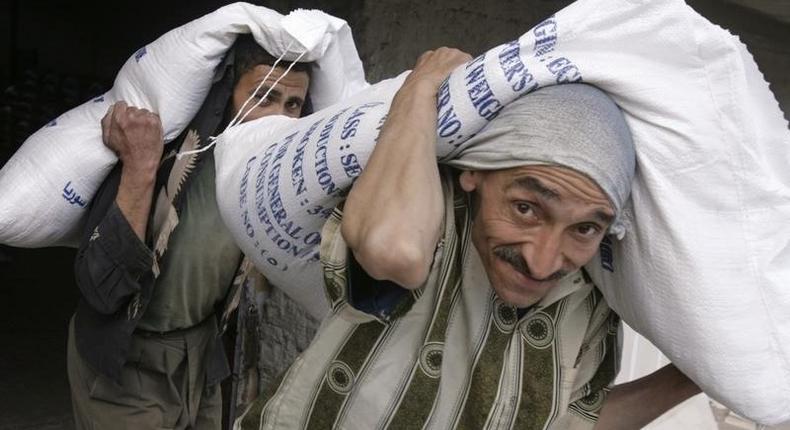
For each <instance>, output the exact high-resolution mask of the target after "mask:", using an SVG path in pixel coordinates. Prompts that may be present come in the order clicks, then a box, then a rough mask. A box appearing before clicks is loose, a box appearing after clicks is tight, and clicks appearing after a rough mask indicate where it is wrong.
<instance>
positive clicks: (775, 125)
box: [440, 0, 790, 424]
mask: <svg viewBox="0 0 790 430" xmlns="http://www.w3.org/2000/svg"><path fill="white" fill-rule="evenodd" d="M519 45H520V47H521V48H522V49H528V51H527V52H522V53H521V59H522V62H523V64H524V65H525V70H529V72H530V73H531V74H532V75H533V76H534V78H535V80H536V81H537V84H538V85H545V84H546V83H547V82H545V81H544V78H543V76H545V72H546V70H549V71H552V70H551V69H552V64H557V65H559V69H557V68H554V70H555V71H556V70H560V73H558V74H557V76H556V78H557V79H556V82H557V83H559V82H561V81H562V80H563V79H564V78H565V77H567V76H572V77H573V80H578V81H583V82H586V83H590V84H593V85H596V86H598V87H600V88H602V89H604V90H605V91H606V92H608V93H609V94H610V95H611V96H612V97H613V98H614V99H615V101H616V102H617V103H618V105H619V106H620V107H621V108H622V110H623V111H624V114H625V116H626V120H627V122H628V125H629V127H630V128H631V131H632V133H633V136H634V142H635V145H636V150H637V175H636V178H635V181H634V185H633V194H632V197H633V198H632V204H631V206H630V207H629V208H627V209H626V211H625V222H626V231H627V233H626V234H625V237H624V240H623V241H616V240H615V241H613V240H607V241H606V242H605V243H604V244H603V245H602V252H601V253H600V254H599V256H598V257H597V258H596V260H595V261H593V262H591V264H589V265H588V266H587V268H588V270H589V272H590V273H591V276H592V277H593V279H594V281H595V282H596V284H597V285H598V286H599V287H600V288H601V290H602V292H603V293H604V295H605V296H606V299H607V301H608V302H609V304H610V306H611V307H612V308H614V309H615V310H616V311H617V312H618V313H619V314H620V315H621V316H622V317H623V319H624V320H625V321H626V322H628V323H629V324H630V325H632V326H633V327H634V328H636V329H637V330H638V331H639V332H640V333H641V334H643V335H644V336H645V337H646V338H648V339H649V340H650V341H651V342H653V343H654V344H656V345H657V346H658V347H659V348H660V349H661V350H662V351H663V352H664V353H665V354H666V355H667V356H668V357H670V359H671V360H672V361H673V362H674V363H675V364H676V365H677V366H678V367H679V368H680V369H681V370H683V371H684V372H685V373H686V374H687V375H688V376H690V377H691V378H692V379H693V380H694V381H695V382H696V383H697V384H699V385H700V386H701V387H702V388H703V389H704V390H705V392H706V393H707V394H709V395H710V396H711V397H714V398H716V399H717V400H719V401H721V402H722V403H724V404H726V405H727V406H729V407H730V408H731V409H733V410H735V411H737V412H739V413H741V414H743V415H745V416H748V417H750V418H752V419H754V420H756V421H758V422H763V423H767V424H776V423H780V422H783V421H787V420H790V312H787V309H790V290H789V289H788V288H787V287H786V286H787V285H788V282H790V246H788V239H789V238H790V224H788V223H787V222H786V220H787V219H790V169H787V166H788V165H790V158H789V157H790V145H789V144H790V132H788V128H787V122H786V121H784V119H783V118H782V113H781V111H780V110H779V109H778V105H777V103H776V100H775V99H774V97H773V96H772V94H771V93H770V91H769V90H768V85H767V83H766V82H765V81H764V80H763V78H762V76H761V75H760V74H759V72H758V71H757V68H756V65H755V63H754V61H753V60H752V58H751V56H750V55H749V54H748V52H747V51H746V49H745V47H744V46H743V45H742V44H741V43H740V42H738V41H737V39H735V38H734V37H733V36H731V35H730V34H729V33H728V32H726V31H724V30H722V29H720V28H719V27H716V26H714V25H712V24H711V23H710V22H708V21H707V20H705V19H704V18H702V17H701V16H699V15H698V14H697V13H696V12H694V11H693V10H692V9H691V8H689V7H688V6H687V5H686V4H685V3H683V2H681V1H674V0H658V1H652V0H651V1H617V2H610V1H607V2H601V1H597V0H582V1H578V2H576V3H574V4H572V5H571V6H569V7H568V8H566V9H564V10H562V11H561V12H559V13H557V14H556V16H555V17H554V18H551V19H549V20H547V21H546V22H544V23H541V24H539V25H538V26H536V28H535V29H533V31H531V32H530V33H527V34H526V35H525V36H524V37H523V38H522V39H521V40H520V44H519ZM511 46H512V45H511ZM508 49H511V50H512V49H513V48H512V47H511V48H509V47H508V45H505V46H504V47H498V48H495V49H493V50H491V51H489V53H488V54H487V57H491V58H496V57H499V58H500V59H501V58H503V54H504V55H505V56H506V55H508V54H506V53H507V52H508ZM491 63H493V61H492V62H489V63H486V66H485V73H486V78H487V79H486V80H487V86H489V87H490V88H491V89H492V91H491V94H492V95H491V96H486V103H488V104H489V105H490V106H494V105H495V104H494V102H492V101H491V100H492V99H496V98H500V99H503V100H506V99H507V95H506V94H503V95H501V96H500V94H502V93H500V92H498V91H500V88H501V86H500V83H499V82H498V81H501V80H502V79H503V78H502V76H501V70H500V69H499V68H497V67H495V66H493V65H492V64H491ZM504 69H505V68H504V67H503V68H502V70H504ZM470 70H471V69H468V66H467V75H466V76H467V82H470V81H471V80H470V79H469V78H468V77H469V76H471V74H472V73H471V71H470ZM562 70H565V72H562ZM453 79H458V77H457V76H455V75H454V76H453V78H451V80H450V84H451V88H450V90H449V92H450V94H451V95H452V99H453V101H452V103H449V104H450V105H452V106H453V108H454V109H455V110H456V111H459V105H460V106H463V104H462V103H463V101H468V100H474V97H472V94H473V93H474V92H477V90H475V91H472V90H471V88H473V87H468V88H469V90H468V91H467V93H468V94H469V95H470V96H469V97H463V96H461V94H462V92H460V91H455V92H454V91H453V88H452V83H453ZM477 85H481V84H477ZM456 95H458V96H456ZM440 99H441V98H440ZM478 105H480V106H483V104H481V103H478ZM480 116H483V114H482V113H481V115H480ZM458 117H459V118H466V115H461V114H460V113H459V114H458ZM448 143H449V142H448ZM508 155H509V154H492V153H490V151H488V149H487V148H485V147H484V146H483V147H480V148H466V147H464V146H463V145H461V146H459V151H458V152H457V153H453V154H450V156H451V157H460V158H459V159H458V160H455V161H450V163H451V164H455V165H458V166H464V165H468V164H474V165H479V164H480V162H481V160H486V161H487V162H489V163H490V164H491V166H492V167H493V166H500V167H501V166H503V165H505V164H508V161H507V158H508ZM511 158H512V157H511ZM509 163H510V165H517V164H518V161H517V160H513V161H511V162H509Z"/></svg>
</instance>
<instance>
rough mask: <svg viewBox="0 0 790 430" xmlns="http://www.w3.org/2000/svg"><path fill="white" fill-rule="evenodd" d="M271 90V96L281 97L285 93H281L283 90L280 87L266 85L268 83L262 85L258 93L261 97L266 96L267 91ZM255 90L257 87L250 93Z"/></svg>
mask: <svg viewBox="0 0 790 430" xmlns="http://www.w3.org/2000/svg"><path fill="white" fill-rule="evenodd" d="M269 90H271V92H270V93H269V97H272V98H279V97H281V96H282V95H283V93H281V92H280V91H279V90H278V89H276V88H271V87H268V86H266V85H264V86H262V87H261V88H260V89H259V90H258V95H260V96H261V97H263V96H264V94H266V92H267V91H269ZM254 91H255V89H253V90H252V91H250V94H252V93H253V92H254Z"/></svg>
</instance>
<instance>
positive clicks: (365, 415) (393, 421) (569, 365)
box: [238, 173, 619, 430]
mask: <svg viewBox="0 0 790 430" xmlns="http://www.w3.org/2000/svg"><path fill="white" fill-rule="evenodd" d="M456 181H457V178H454V176H453V175H451V174H448V173H445V175H444V178H443V191H444V195H445V200H446V201H445V217H444V227H443V228H444V234H443V236H442V240H441V241H440V243H439V246H438V248H437V251H436V255H435V257H434V261H433V266H432V270H431V273H430V275H429V277H428V280H427V281H426V283H425V284H424V285H423V287H422V288H420V289H418V290H415V291H410V292H409V293H408V294H407V295H406V296H405V297H403V298H402V299H401V300H402V302H401V303H400V304H399V305H398V306H396V309H397V310H396V311H395V312H394V314H393V315H392V316H391V317H387V318H381V317H379V316H375V315H371V314H366V313H363V312H361V311H359V310H357V309H356V308H354V307H352V306H351V305H350V304H349V302H348V297H349V296H348V293H349V291H348V282H347V279H348V267H349V266H348V261H347V255H348V252H349V251H348V249H347V247H346V244H345V242H344V241H343V238H342V235H341V234H340V219H341V216H342V215H341V213H340V211H339V210H336V211H335V212H334V213H333V215H332V216H331V217H330V219H329V220H327V222H326V225H325V226H324V229H323V231H322V242H321V262H322V264H323V267H324V278H325V284H326V290H327V295H328V297H329V299H330V302H331V303H332V312H331V313H330V315H329V316H328V317H327V318H326V319H325V320H324V322H323V323H322V325H321V328H320V329H319V332H318V334H317V335H316V338H315V339H314V340H313V342H312V344H311V345H310V347H309V348H308V349H307V350H306V351H305V352H304V353H303V354H302V355H301V356H300V357H299V358H298V359H297V360H296V362H295V363H294V364H293V366H291V368H290V369H289V370H288V372H287V373H286V374H285V375H284V377H283V380H282V382H281V383H280V385H279V387H278V389H277V392H276V393H274V395H266V396H262V397H261V398H260V399H258V400H257V401H256V402H255V403H253V404H252V405H251V407H250V408H249V409H248V410H247V411H246V412H245V414H244V415H243V416H242V417H240V419H239V423H238V424H239V425H240V426H239V428H240V429H243V430H248V429H256V430H262V429H277V430H281V429H302V428H309V429H328V428H355V429H379V428H392V429H420V428H429V429H444V428H448V429H449V428H468V429H483V428H489V429H514V428H515V429H526V430H531V429H535V430H543V429H556V430H568V429H573V430H578V429H585V430H587V429H592V428H593V426H594V425H595V421H596V420H597V417H598V413H599V411H600V409H601V406H602V405H603V401H604V399H605V397H606V392H607V389H608V386H609V385H610V384H611V383H612V382H613V380H614V377H615V375H616V374H617V367H618V357H619V351H618V348H617V338H618V330H619V318H618V317H617V315H616V314H615V313H614V312H612V311H611V310H610V309H609V307H608V305H607V304H606V301H605V300H603V297H602V296H601V294H600V292H599V291H598V290H597V289H596V288H595V286H594V285H593V284H592V283H590V282H589V281H587V280H586V279H585V277H584V276H583V274H582V273H581V272H576V273H574V274H572V275H569V276H567V277H566V278H564V279H563V280H561V281H560V283H559V285H557V286H556V287H555V288H554V289H552V290H551V291H550V292H549V294H548V295H547V296H546V297H544V298H543V299H542V300H541V301H540V302H539V303H537V304H536V305H534V306H532V307H530V308H529V310H528V311H527V312H526V314H524V315H523V316H519V314H518V312H517V310H516V309H515V308H514V307H512V306H509V305H507V304H505V303H504V302H502V300H500V299H499V298H498V297H497V295H496V293H495V292H494V290H493V288H492V287H491V285H490V283H489V281H488V278H487V276H486V274H485V270H484V268H483V266H482V262H481V261H480V257H479V256H478V254H477V251H476V249H475V247H474V245H472V244H471V243H470V239H471V238H470V234H469V231H470V229H471V219H470V217H471V214H470V210H469V207H468V204H467V201H466V195H465V193H463V192H460V190H457V189H454V188H455V186H454V184H455V183H456ZM455 197H457V198H455Z"/></svg>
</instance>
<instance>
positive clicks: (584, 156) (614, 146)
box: [448, 84, 636, 237]
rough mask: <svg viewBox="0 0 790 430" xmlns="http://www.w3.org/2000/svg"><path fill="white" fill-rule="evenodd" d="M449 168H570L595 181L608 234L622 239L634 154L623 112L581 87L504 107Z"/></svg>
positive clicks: (556, 89)
mask: <svg viewBox="0 0 790 430" xmlns="http://www.w3.org/2000/svg"><path fill="white" fill-rule="evenodd" d="M448 163H449V164H451V165H453V166H455V167H459V168H461V169H465V170H500V169H507V168H512V167H520V166H528V165H555V166H562V167H567V168H570V169H573V170H575V171H577V172H579V173H582V174H584V175H586V176H588V177H589V178H590V179H592V180H593V181H595V183H597V184H598V186H599V187H600V188H601V189H602V190H603V192H604V193H605V194H606V196H607V197H608V198H609V201H610V202H611V204H612V206H613V207H614V209H615V216H616V219H615V222H614V223H613V225H612V227H611V228H610V233H613V234H616V235H617V236H618V237H622V235H623V234H624V231H623V226H622V223H621V215H622V210H623V207H624V206H625V203H626V201H627V199H628V197H629V195H630V193H631V180H632V179H633V177H634V169H635V165H636V153H635V150H634V144H633V141H632V139H631V132H630V130H629V129H628V125H627V124H626V122H625V118H624V117H623V113H622V112H621V111H620V109H619V108H618V107H617V105H616V104H615V103H614V101H613V100H612V99H611V98H610V97H609V96H607V95H606V94H605V93H604V92H603V91H601V90H599V89H597V88H595V87H593V86H590V85H586V84H563V85H553V86H548V87H544V88H541V89H539V90H537V91H535V92H533V93H530V94H527V95H524V96H522V97H520V98H518V99H516V100H514V101H513V102H511V103H510V104H508V105H507V106H505V107H504V108H503V109H502V111H501V112H500V113H499V115H498V116H497V117H496V118H494V119H493V120H491V122H490V123H488V125H487V126H486V127H485V128H484V129H483V130H481V131H480V133H478V134H477V135H475V136H474V137H472V138H471V139H469V141H468V142H467V143H466V144H465V149H464V150H463V151H462V152H461V154H460V155H459V157H458V158H457V159H456V160H453V161H450V162H448Z"/></svg>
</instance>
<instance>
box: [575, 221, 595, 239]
mask: <svg viewBox="0 0 790 430" xmlns="http://www.w3.org/2000/svg"><path fill="white" fill-rule="evenodd" d="M576 232H577V233H579V235H581V236H583V237H593V236H597V235H598V233H600V232H601V227H599V226H597V225H595V224H582V225H580V226H578V227H576Z"/></svg>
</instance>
